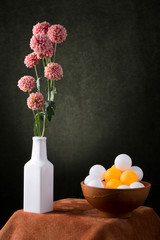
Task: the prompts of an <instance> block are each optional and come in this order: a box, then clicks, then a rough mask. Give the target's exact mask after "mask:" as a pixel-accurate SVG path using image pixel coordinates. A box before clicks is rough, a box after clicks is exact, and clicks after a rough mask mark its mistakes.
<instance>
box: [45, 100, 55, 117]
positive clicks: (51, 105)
mask: <svg viewBox="0 0 160 240" xmlns="http://www.w3.org/2000/svg"><path fill="white" fill-rule="evenodd" d="M45 106H46V114H47V119H48V121H49V122H50V121H51V119H52V116H53V115H54V110H55V102H53V101H46V102H45Z"/></svg>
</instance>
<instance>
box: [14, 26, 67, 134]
mask: <svg viewBox="0 0 160 240" xmlns="http://www.w3.org/2000/svg"><path fill="white" fill-rule="evenodd" d="M32 32H33V36H32V38H31V40H30V48H31V49H32V50H33V52H32V53H30V54H28V55H27V56H26V57H25V59H24V63H25V65H26V67H27V68H33V67H34V70H35V76H36V78H34V77H32V76H28V75H27V76H23V77H21V78H20V79H19V81H18V87H19V88H20V90H22V91H23V92H28V94H29V97H28V98H27V106H28V108H29V109H31V110H32V111H33V116H34V135H35V136H40V137H44V135H45V130H46V128H47V127H48V125H49V123H50V122H51V119H52V116H53V115H54V111H55V94H56V87H55V81H58V80H60V79H61V78H62V77H63V69H62V66H61V65H60V64H59V63H57V62H55V60H56V50H57V45H58V44H60V43H62V42H63V41H65V40H66V37H67V31H66V29H65V27H63V26H62V25H60V24H55V25H51V24H50V23H48V22H46V21H44V22H41V23H37V24H36V25H35V26H33V29H32ZM40 62H42V67H43V68H44V76H43V77H40V76H39V74H38V71H37V67H36V66H37V64H40ZM42 81H43V82H45V84H47V88H46V100H45V97H44V94H42V88H41V84H42ZM34 88H37V92H33V89H34Z"/></svg>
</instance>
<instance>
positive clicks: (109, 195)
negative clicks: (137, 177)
mask: <svg viewBox="0 0 160 240" xmlns="http://www.w3.org/2000/svg"><path fill="white" fill-rule="evenodd" d="M141 183H143V184H144V186H145V187H142V188H132V189H111V188H110V189H109V188H98V187H90V186H87V185H85V184H84V182H83V181H82V182H81V188H82V192H83V195H84V197H85V199H86V200H87V201H88V202H89V203H90V204H91V205H92V206H93V207H95V208H97V209H98V214H99V216H102V217H108V218H109V217H112V218H113V217H114V218H115V217H118V218H128V217H130V216H131V214H132V211H133V210H134V209H136V208H137V207H139V206H141V205H142V204H143V203H144V202H145V200H146V199H147V196H148V194H149V191H150V188H151V184H150V183H148V182H144V181H141Z"/></svg>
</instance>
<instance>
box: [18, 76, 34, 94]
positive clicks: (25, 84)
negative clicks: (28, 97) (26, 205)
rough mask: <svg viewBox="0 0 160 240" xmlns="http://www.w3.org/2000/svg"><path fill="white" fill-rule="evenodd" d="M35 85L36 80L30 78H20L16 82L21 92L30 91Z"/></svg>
mask: <svg viewBox="0 0 160 240" xmlns="http://www.w3.org/2000/svg"><path fill="white" fill-rule="evenodd" d="M35 85H36V80H35V79H34V78H33V77H32V76H24V77H21V78H20V79H19V81H18V85H17V86H18V87H19V88H20V89H21V90H22V91H23V92H27V91H32V89H33V88H34V87H35Z"/></svg>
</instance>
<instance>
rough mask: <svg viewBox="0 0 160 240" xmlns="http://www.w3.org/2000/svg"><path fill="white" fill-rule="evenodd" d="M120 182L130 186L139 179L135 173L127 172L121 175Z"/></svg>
mask: <svg viewBox="0 0 160 240" xmlns="http://www.w3.org/2000/svg"><path fill="white" fill-rule="evenodd" d="M120 181H121V182H122V183H123V184H125V185H128V186H129V185H130V184H131V183H133V182H137V181H138V177H137V175H136V173H135V172H133V171H130V170H126V171H124V172H123V173H122V174H121V177H120Z"/></svg>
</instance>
